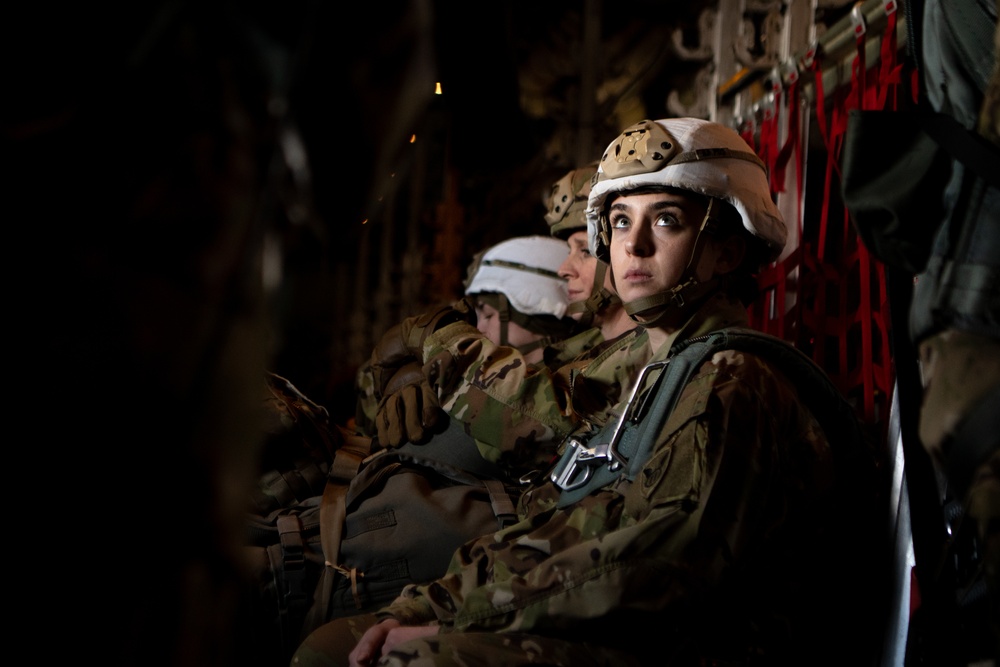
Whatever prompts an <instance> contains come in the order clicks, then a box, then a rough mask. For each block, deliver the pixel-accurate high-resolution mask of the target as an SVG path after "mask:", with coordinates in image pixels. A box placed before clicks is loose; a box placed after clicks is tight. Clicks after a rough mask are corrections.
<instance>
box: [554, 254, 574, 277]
mask: <svg viewBox="0 0 1000 667" xmlns="http://www.w3.org/2000/svg"><path fill="white" fill-rule="evenodd" d="M556 273H558V274H559V277H560V278H565V279H567V280H568V279H570V278H575V277H576V275H577V273H578V271H577V270H576V264H575V263H574V261H573V255H572V254H570V255H569V256H568V257H567V258H566V259H564V260H563V263H562V264H560V265H559V268H558V269H557V270H556Z"/></svg>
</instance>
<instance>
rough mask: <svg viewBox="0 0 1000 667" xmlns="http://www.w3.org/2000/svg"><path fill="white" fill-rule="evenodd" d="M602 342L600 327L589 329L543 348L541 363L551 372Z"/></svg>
mask: <svg viewBox="0 0 1000 667" xmlns="http://www.w3.org/2000/svg"><path fill="white" fill-rule="evenodd" d="M603 342H604V335H603V334H602V333H601V328H600V327H591V328H590V329H586V330H584V331H581V332H580V333H578V334H576V335H575V336H571V337H570V338H565V339H563V340H560V341H556V342H555V343H552V344H551V345H549V346H547V347H546V348H545V355H544V356H543V357H542V363H543V364H545V366H547V367H548V368H551V369H553V370H555V369H557V368H559V367H560V366H562V365H563V364H566V363H569V362H571V361H573V360H574V359H577V358H579V357H581V356H583V355H585V354H587V353H588V352H589V351H590V350H592V349H593V348H594V347H596V346H597V345H600V344H601V343H603Z"/></svg>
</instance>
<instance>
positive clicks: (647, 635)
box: [379, 296, 832, 665]
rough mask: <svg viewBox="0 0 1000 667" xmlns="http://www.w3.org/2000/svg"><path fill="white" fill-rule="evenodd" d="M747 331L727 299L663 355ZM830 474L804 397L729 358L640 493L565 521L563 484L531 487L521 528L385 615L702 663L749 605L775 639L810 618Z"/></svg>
mask: <svg viewBox="0 0 1000 667" xmlns="http://www.w3.org/2000/svg"><path fill="white" fill-rule="evenodd" d="M745 321H746V313H745V310H743V309H742V307H741V306H739V304H737V303H735V302H732V301H729V300H728V299H726V298H725V297H721V296H718V297H716V298H715V300H713V301H710V302H709V303H708V304H706V305H705V306H703V307H702V308H701V310H699V312H697V313H696V314H695V315H694V316H693V318H692V319H691V320H690V321H689V322H688V323H687V324H686V325H685V327H684V328H683V329H682V330H681V331H679V332H676V333H675V334H673V335H672V336H671V338H670V340H668V341H667V343H665V344H664V345H663V347H662V348H661V349H660V350H658V351H657V353H656V354H655V355H654V359H663V358H665V357H666V356H667V352H668V349H669V348H670V346H671V345H672V344H673V343H674V342H675V341H677V340H682V339H685V338H687V337H693V336H697V335H701V334H705V333H708V332H710V331H713V330H716V329H718V328H721V327H724V326H736V325H743V324H744V323H745ZM567 428H568V426H567ZM830 464H831V455H830V447H829V444H828V443H827V441H826V439H825V437H824V436H823V434H822V432H821V430H820V428H819V425H818V424H817V423H816V421H815V419H814V418H813V416H812V415H811V413H809V412H808V410H806V409H804V408H803V407H802V406H801V405H800V404H799V402H798V401H797V400H796V389H795V387H794V386H792V385H791V383H790V382H788V381H787V379H785V378H784V377H783V376H781V375H780V374H778V373H776V372H775V371H774V370H772V368H771V367H769V366H768V365H767V364H766V363H765V362H764V361H762V360H761V359H759V358H756V357H754V356H752V355H749V354H745V353H738V352H734V351H729V352H722V353H719V354H717V355H715V357H714V358H713V359H712V360H710V361H708V362H706V363H705V364H703V365H702V366H701V368H700V369H699V370H698V372H697V373H696V375H695V376H694V377H693V378H692V379H691V381H690V382H689V383H688V384H687V385H686V387H685V388H684V390H683V391H682V394H681V397H680V399H679V402H678V404H677V406H676V408H675V410H674V411H673V413H672V414H671V415H670V416H669V418H668V420H667V422H666V423H665V426H664V428H663V429H662V431H661V432H660V433H659V434H658V435H657V438H656V441H655V444H654V446H653V448H652V450H651V451H650V456H649V459H648V464H647V465H646V467H645V469H644V471H643V473H642V474H641V475H640V477H638V478H637V479H636V480H635V481H634V482H631V483H630V482H628V481H625V480H622V479H619V480H618V481H617V482H615V483H612V484H610V485H608V486H605V487H602V488H600V489H598V490H596V491H594V492H592V493H591V494H590V495H588V496H586V497H585V498H583V499H582V500H580V501H579V502H578V503H576V504H572V505H569V506H568V507H566V508H563V509H558V508H557V507H556V501H557V500H558V489H557V488H555V487H554V486H553V485H552V484H551V483H549V482H547V481H546V482H544V483H542V484H540V485H539V486H536V487H534V488H533V489H530V490H529V491H527V492H526V493H525V494H524V495H523V496H522V498H521V501H520V506H519V518H520V519H521V520H520V522H519V523H516V524H514V525H513V526H510V527H508V528H506V529H504V530H502V531H499V532H497V533H494V534H492V535H486V536H483V537H481V538H477V539H476V540H472V541H470V542H468V543H466V544H465V545H463V546H462V547H460V548H459V549H458V550H457V551H456V552H455V554H454V555H453V557H452V562H451V563H450V565H449V569H448V572H447V574H446V575H445V576H444V577H442V578H440V579H438V580H436V581H434V582H431V583H429V584H427V585H420V586H416V585H411V586H407V587H406V588H405V589H404V590H403V592H402V593H401V595H400V596H399V597H398V598H397V599H396V600H395V601H394V602H393V603H392V604H391V605H389V606H388V607H386V608H385V609H384V610H382V611H381V612H380V614H379V615H380V616H383V617H384V616H392V617H395V618H397V619H399V620H400V621H401V622H402V623H403V624H408V625H416V624H422V623H428V622H434V621H437V622H439V623H440V624H441V632H445V633H449V632H481V631H486V632H520V633H533V634H535V635H541V636H549V637H554V638H562V639H568V640H573V641H579V640H583V639H585V640H587V641H592V642H596V643H602V644H605V645H607V646H610V647H612V648H623V649H626V650H628V651H629V652H631V653H633V654H636V655H640V656H646V657H648V656H650V655H656V656H657V659H656V660H655V664H661V665H662V664H675V662H674V661H672V660H671V659H670V658H668V657H667V656H668V655H669V654H673V655H675V656H676V654H677V653H678V652H683V651H685V650H687V651H694V652H698V651H699V650H700V649H699V648H698V647H697V646H696V647H694V648H692V644H693V643H694V644H697V643H699V642H701V643H702V645H704V643H705V642H712V641H716V642H718V640H719V638H720V637H726V638H727V639H726V640H725V641H732V642H734V643H737V644H738V643H740V642H741V641H742V639H746V637H744V636H741V635H740V633H741V632H744V631H746V629H747V628H746V625H748V624H746V623H744V622H743V621H745V619H746V616H747V614H745V613H744V612H746V611H747V609H748V608H752V610H753V613H754V614H757V613H759V614H761V615H762V617H761V618H755V619H754V620H753V622H752V624H753V627H756V628H757V629H759V630H761V631H764V632H769V631H771V630H774V629H775V625H778V626H782V627H784V625H785V624H793V625H794V623H796V622H799V621H800V620H802V619H804V618H807V617H806V616H802V615H800V614H799V612H800V611H801V610H798V609H789V608H788V607H789V605H790V604H791V603H790V602H789V596H793V592H794V591H808V592H809V593H808V595H807V594H806V593H803V595H804V596H806V597H809V596H810V595H812V593H813V591H814V590H815V589H813V588H810V586H811V585H812V584H813V583H815V582H816V581H819V580H821V577H822V576H824V575H823V573H822V572H819V573H815V572H813V568H814V567H815V564H816V557H815V555H814V554H815V553H816V549H817V547H816V544H815V542H814V541H813V540H814V538H815V535H814V533H815V532H816V531H818V530H820V529H821V528H822V523H823V522H822V517H821V515H820V513H819V511H818V510H817V509H816V506H817V504H818V503H819V499H821V498H822V497H823V496H824V494H825V493H826V492H827V490H828V489H829V488H830V486H831V482H832V480H831V471H830ZM813 597H815V596H813ZM818 603H819V604H827V605H829V602H828V601H827V600H819V601H818ZM771 607H774V609H771ZM765 610H770V611H771V612H773V613H765ZM731 619H736V620H735V621H732V622H730V621H731ZM741 619H742V620H741ZM775 619H778V620H779V621H781V622H780V623H779V622H777V621H775ZM769 623H770V624H769ZM650 627H655V628H657V629H656V631H655V632H648V631H646V630H643V631H637V628H650ZM785 636H786V637H787V634H786V635H785ZM744 646H745V644H744ZM712 650H714V651H715V652H716V653H719V652H725V651H723V650H722V649H720V648H719V645H718V644H715V645H713V649H712ZM688 657H690V655H689V656H688ZM799 657H801V656H799ZM807 662H808V660H807ZM676 664H680V661H677V662H676ZM755 664H756V663H755ZM761 664H764V663H761Z"/></svg>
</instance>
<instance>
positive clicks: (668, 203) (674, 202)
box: [609, 198, 687, 212]
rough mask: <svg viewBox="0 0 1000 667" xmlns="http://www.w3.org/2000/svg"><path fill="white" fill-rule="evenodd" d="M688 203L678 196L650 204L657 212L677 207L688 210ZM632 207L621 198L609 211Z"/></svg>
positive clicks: (626, 209) (624, 209) (680, 209)
mask: <svg viewBox="0 0 1000 667" xmlns="http://www.w3.org/2000/svg"><path fill="white" fill-rule="evenodd" d="M686 204H687V202H685V201H684V200H682V199H680V198H677V199H661V200H659V201H657V202H654V203H653V204H650V206H649V207H650V208H651V209H653V211H656V212H660V211H664V210H666V209H668V208H676V209H677V210H679V211H686V210H687V207H686ZM630 208H631V207H630V206H629V205H628V204H626V203H624V202H623V201H621V200H619V201H617V202H614V203H613V204H611V208H610V209H609V212H611V211H628V210H629V209H630Z"/></svg>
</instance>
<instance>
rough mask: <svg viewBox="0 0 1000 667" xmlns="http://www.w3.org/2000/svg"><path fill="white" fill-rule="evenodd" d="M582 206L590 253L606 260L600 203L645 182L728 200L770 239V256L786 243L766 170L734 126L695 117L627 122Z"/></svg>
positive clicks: (761, 235)
mask: <svg viewBox="0 0 1000 667" xmlns="http://www.w3.org/2000/svg"><path fill="white" fill-rule="evenodd" d="M595 179H596V182H595V183H594V185H593V187H592V188H591V191H590V198H589V200H588V205H587V236H588V240H589V243H590V252H591V253H593V254H594V255H595V256H596V257H598V258H599V259H603V260H604V261H609V260H610V257H609V253H608V244H609V243H610V236H609V233H610V232H609V230H602V229H601V226H602V222H601V215H602V213H603V209H604V203H605V201H607V199H608V197H609V196H610V195H612V194H615V193H619V192H625V191H628V190H634V189H637V188H644V187H650V186H669V187H675V188H680V189H683V190H690V191H692V192H697V193H699V194H702V195H707V196H709V197H714V198H716V199H721V200H723V201H726V202H729V203H730V204H732V205H733V207H735V208H736V210H737V211H738V212H739V214H740V218H742V220H743V226H744V227H746V229H747V231H749V232H750V233H751V234H753V235H754V236H756V237H758V238H759V239H761V240H762V241H764V243H765V244H766V245H767V247H768V249H769V251H770V252H769V253H768V256H767V258H766V259H767V261H774V260H775V259H777V258H778V257H779V256H780V255H781V251H782V249H783V248H784V247H785V238H786V234H787V230H786V229H785V222H784V219H783V218H782V217H781V212H780V211H778V207H777V206H776V205H775V204H774V201H772V199H771V189H770V185H769V184H768V181H767V171H766V169H765V167H764V163H763V162H762V161H761V160H760V158H759V157H758V156H757V154H756V153H754V152H753V149H752V148H750V146H749V145H747V143H746V141H744V140H743V138H742V137H740V135H739V134H737V133H736V131H735V130H733V129H731V128H728V127H726V126H725V125H720V124H719V123H713V122H711V121H707V120H702V119H700V118H667V119H664V120H657V121H651V120H644V121H640V122H639V123H636V124H635V125H633V126H631V127H629V128H627V129H626V130H625V131H624V132H622V134H621V135H619V137H618V138H617V139H615V140H614V141H612V142H611V144H610V145H609V146H608V148H607V150H606V151H605V152H604V155H603V156H602V157H601V162H600V167H599V168H598V171H597V175H596V176H595Z"/></svg>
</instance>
